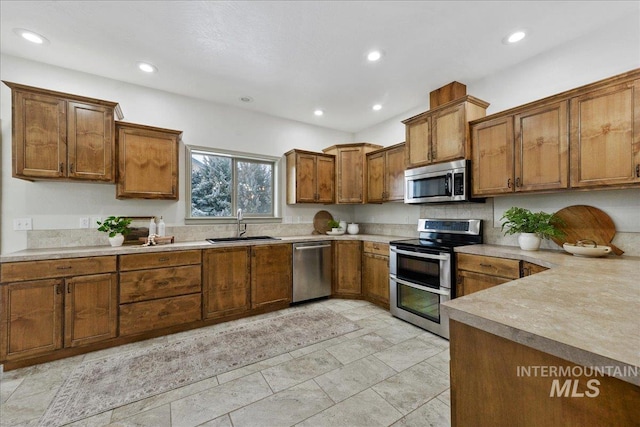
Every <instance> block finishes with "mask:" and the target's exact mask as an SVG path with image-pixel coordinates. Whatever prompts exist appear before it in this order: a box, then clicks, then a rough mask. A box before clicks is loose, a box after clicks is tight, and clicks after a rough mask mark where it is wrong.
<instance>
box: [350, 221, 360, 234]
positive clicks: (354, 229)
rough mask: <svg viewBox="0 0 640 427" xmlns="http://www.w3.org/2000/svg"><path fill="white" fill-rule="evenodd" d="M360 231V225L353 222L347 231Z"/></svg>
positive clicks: (355, 232)
mask: <svg viewBox="0 0 640 427" xmlns="http://www.w3.org/2000/svg"><path fill="white" fill-rule="evenodd" d="M359 232H360V227H358V224H354V223H351V224H349V225H348V226H347V233H349V234H358V233H359Z"/></svg>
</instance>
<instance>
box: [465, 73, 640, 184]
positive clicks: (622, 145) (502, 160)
mask: <svg viewBox="0 0 640 427" xmlns="http://www.w3.org/2000/svg"><path fill="white" fill-rule="evenodd" d="M638 111H640V70H634V71H631V72H629V73H625V74H621V75H619V76H614V77H611V78H609V79H605V80H601V81H599V82H596V83H593V84H590V85H586V86H582V87H580V88H577V89H573V90H571V91H567V92H563V93H560V94H557V95H554V96H551V97H548V98H544V99H541V100H539V101H535V102H532V103H529V104H526V105H523V106H519V107H516V108H512V109H510V110H507V111H503V112H500V113H496V114H493V115H491V116H487V117H485V118H482V119H478V120H475V121H473V122H472V123H471V124H470V126H471V135H472V137H471V152H472V164H473V177H472V182H473V185H472V186H473V195H474V196H498V195H502V194H512V193H514V192H515V193H524V192H550V191H559V190H566V189H570V188H606V187H612V188H626V187H633V186H638V185H640V113H639V112H638ZM569 153H570V154H569Z"/></svg>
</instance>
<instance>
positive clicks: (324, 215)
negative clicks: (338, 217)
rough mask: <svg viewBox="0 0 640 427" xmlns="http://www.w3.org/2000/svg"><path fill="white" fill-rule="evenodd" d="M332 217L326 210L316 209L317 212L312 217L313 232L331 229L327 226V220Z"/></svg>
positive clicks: (319, 232) (321, 232) (318, 232)
mask: <svg viewBox="0 0 640 427" xmlns="http://www.w3.org/2000/svg"><path fill="white" fill-rule="evenodd" d="M332 219H333V215H331V214H330V213H329V212H327V211H318V213H317V214H316V215H315V216H314V217H313V234H325V233H326V232H327V231H329V230H331V228H330V227H329V220H332Z"/></svg>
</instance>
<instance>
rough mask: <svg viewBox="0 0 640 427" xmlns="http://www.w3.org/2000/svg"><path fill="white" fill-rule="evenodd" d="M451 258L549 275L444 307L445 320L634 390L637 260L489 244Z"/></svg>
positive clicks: (637, 381) (639, 337) (639, 343)
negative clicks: (493, 260) (506, 263)
mask: <svg viewBox="0 0 640 427" xmlns="http://www.w3.org/2000/svg"><path fill="white" fill-rule="evenodd" d="M456 252H458V253H466V254H475V255H483V256H491V257H499V258H511V259H518V260H523V261H528V262H531V263H534V264H538V265H541V266H544V267H548V268H549V270H546V271H544V272H541V273H537V274H533V275H531V276H527V277H524V278H521V279H517V280H514V281H511V282H508V283H505V284H503V285H499V286H495V287H493V288H490V289H486V290H484V291H480V292H475V293H472V294H470V295H466V296H464V297H461V298H456V299H454V300H452V301H449V302H447V303H445V304H444V310H446V311H447V312H448V314H449V317H450V319H451V320H454V321H457V322H460V323H463V324H465V325H469V326H471V327H473V328H476V329H479V330H481V331H485V332H488V333H490V334H493V335H497V336H499V337H502V338H505V339H507V340H510V341H513V342H516V343H519V344H522V345H524V346H527V347H530V348H533V349H536V350H539V351H541V352H543V353H547V354H551V355H553V356H556V357H558V358H560V359H564V360H566V361H569V362H572V363H574V364H576V365H581V366H594V367H604V368H605V369H609V370H610V371H609V372H606V371H605V373H607V375H610V376H612V377H615V378H619V379H621V380H623V381H626V382H629V383H631V384H634V385H636V386H639V385H640V376H638V375H637V372H638V370H640V257H630V256H614V255H609V256H606V257H603V258H582V257H575V256H572V255H570V254H568V253H566V252H562V251H550V250H540V251H522V250H520V249H519V248H516V247H509V246H493V245H475V246H463V247H458V248H456ZM452 345H453V340H452ZM496 356H497V355H496ZM615 368H619V369H615ZM634 373H635V374H634ZM514 375H515V374H514Z"/></svg>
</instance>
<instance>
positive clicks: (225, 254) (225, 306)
mask: <svg viewBox="0 0 640 427" xmlns="http://www.w3.org/2000/svg"><path fill="white" fill-rule="evenodd" d="M250 253H251V248H250V247H249V246H242V247H233V248H220V249H207V250H205V251H204V288H203V298H204V301H203V303H204V317H205V319H212V318H216V317H223V316H227V315H231V314H236V313H242V312H243V311H247V310H249V309H250V308H251V304H250V296H251V274H250V271H251V270H250V268H251V265H250V263H249V255H250Z"/></svg>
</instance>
